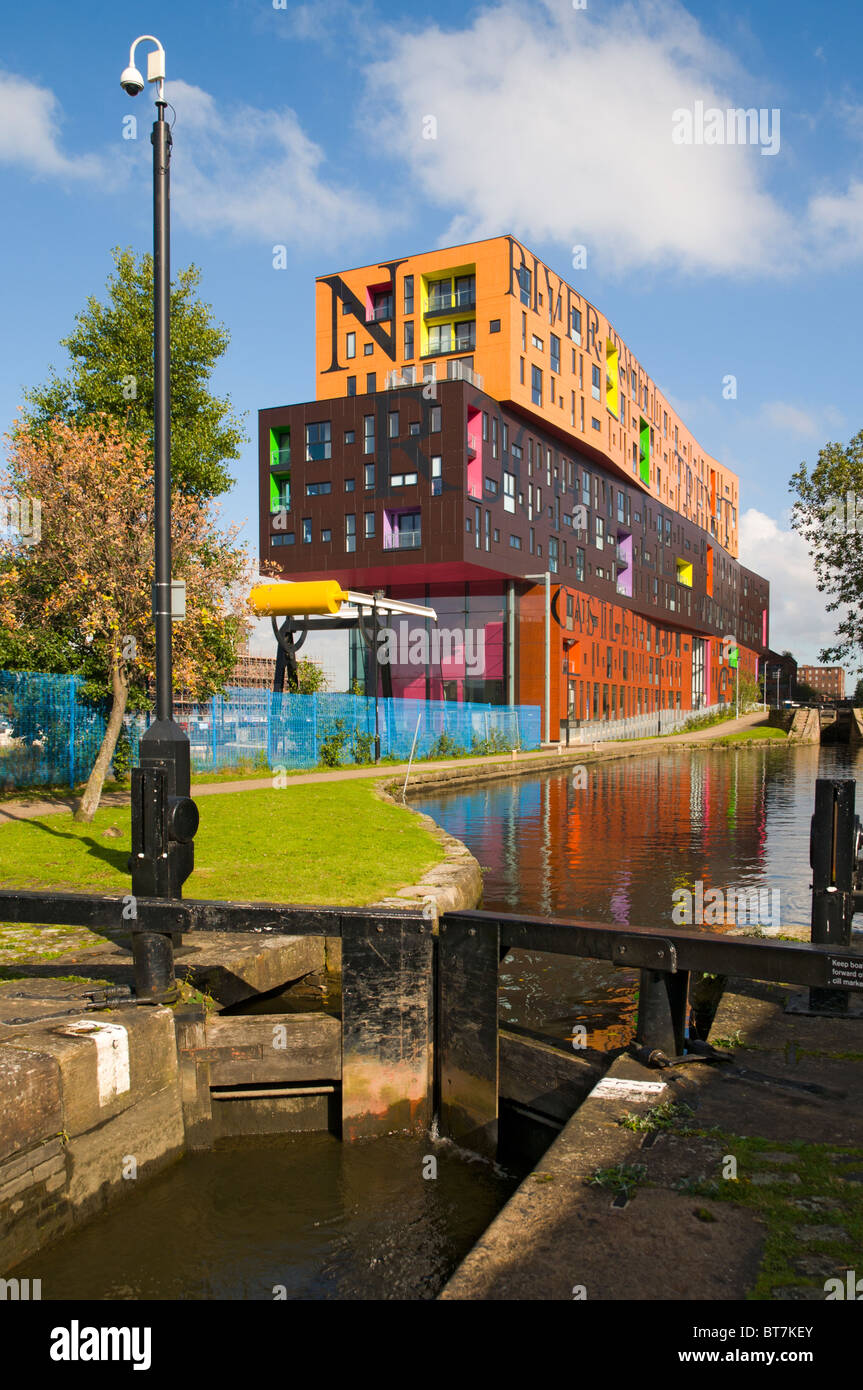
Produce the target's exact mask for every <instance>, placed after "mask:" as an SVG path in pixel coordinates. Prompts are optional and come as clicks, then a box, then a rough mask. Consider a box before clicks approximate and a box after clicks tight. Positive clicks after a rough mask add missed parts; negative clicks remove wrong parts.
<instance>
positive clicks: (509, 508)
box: [503, 470, 515, 512]
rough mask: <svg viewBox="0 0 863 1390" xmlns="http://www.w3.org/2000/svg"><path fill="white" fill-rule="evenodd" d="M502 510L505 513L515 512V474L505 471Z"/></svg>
mask: <svg viewBox="0 0 863 1390" xmlns="http://www.w3.org/2000/svg"><path fill="white" fill-rule="evenodd" d="M503 509H504V511H505V512H514V511H515V474H514V473H507V472H506V470H504V475H503Z"/></svg>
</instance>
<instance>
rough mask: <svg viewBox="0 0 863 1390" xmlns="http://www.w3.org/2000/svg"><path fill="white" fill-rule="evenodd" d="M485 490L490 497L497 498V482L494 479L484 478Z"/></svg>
mask: <svg viewBox="0 0 863 1390" xmlns="http://www.w3.org/2000/svg"><path fill="white" fill-rule="evenodd" d="M485 490H486V492H490V493H491V495H492V497H496V496H497V482H496V480H495V479H494V478H486V480H485Z"/></svg>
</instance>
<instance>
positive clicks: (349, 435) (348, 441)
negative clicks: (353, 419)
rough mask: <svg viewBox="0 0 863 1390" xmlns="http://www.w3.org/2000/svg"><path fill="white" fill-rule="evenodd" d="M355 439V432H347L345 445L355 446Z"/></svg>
mask: <svg viewBox="0 0 863 1390" xmlns="http://www.w3.org/2000/svg"><path fill="white" fill-rule="evenodd" d="M354 437H355V436H354V432H353V430H345V443H346V444H353V442H354Z"/></svg>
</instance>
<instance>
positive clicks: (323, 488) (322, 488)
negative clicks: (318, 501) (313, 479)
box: [306, 483, 333, 497]
mask: <svg viewBox="0 0 863 1390" xmlns="http://www.w3.org/2000/svg"><path fill="white" fill-rule="evenodd" d="M332 490H333V485H332V483H306V496H307V497H327V496H328V495H329V494H330V493H331V492H332Z"/></svg>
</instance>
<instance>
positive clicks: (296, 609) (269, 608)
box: [249, 579, 348, 618]
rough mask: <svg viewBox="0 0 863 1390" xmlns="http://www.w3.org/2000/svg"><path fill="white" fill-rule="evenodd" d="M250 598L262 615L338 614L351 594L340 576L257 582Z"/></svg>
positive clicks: (267, 616) (270, 616) (271, 616)
mask: <svg viewBox="0 0 863 1390" xmlns="http://www.w3.org/2000/svg"><path fill="white" fill-rule="evenodd" d="M249 599H250V601H251V604H252V607H253V608H254V610H255V612H256V613H258V614H259V615H260V616H261V617H262V618H278V617H293V616H294V615H297V614H302V613H338V612H339V610H340V608H341V606H342V604H343V603H347V601H348V595H347V594H346V593H345V591H344V589H343V588H342V586H341V584H340V583H339V582H338V580H337V579H314V580H308V581H306V582H305V583H299V584H258V585H257V586H256V587H255V588H254V589H253V590H252V592H251V594H250V595H249Z"/></svg>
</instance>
